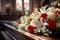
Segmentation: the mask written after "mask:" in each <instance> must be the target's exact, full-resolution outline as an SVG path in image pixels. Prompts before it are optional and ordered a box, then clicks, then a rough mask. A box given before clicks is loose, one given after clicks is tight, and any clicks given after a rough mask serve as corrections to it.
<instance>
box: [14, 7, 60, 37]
mask: <svg viewBox="0 0 60 40" xmlns="http://www.w3.org/2000/svg"><path fill="white" fill-rule="evenodd" d="M46 7H47V6H45V7H41V8H40V12H39V11H34V12H32V13H30V14H29V13H28V12H26V13H25V15H24V16H21V18H20V19H18V21H17V22H13V24H14V26H15V27H16V29H18V30H19V29H21V30H24V31H27V32H29V33H40V32H42V33H43V34H44V35H48V36H49V34H52V31H50V30H49V28H50V29H51V28H55V27H56V18H57V16H58V15H59V14H60V9H59V8H54V7H49V8H48V9H47V10H46Z"/></svg>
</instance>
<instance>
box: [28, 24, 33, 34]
mask: <svg viewBox="0 0 60 40" xmlns="http://www.w3.org/2000/svg"><path fill="white" fill-rule="evenodd" d="M27 29H28V32H29V33H33V31H34V26H31V25H29V26H28V28H27Z"/></svg>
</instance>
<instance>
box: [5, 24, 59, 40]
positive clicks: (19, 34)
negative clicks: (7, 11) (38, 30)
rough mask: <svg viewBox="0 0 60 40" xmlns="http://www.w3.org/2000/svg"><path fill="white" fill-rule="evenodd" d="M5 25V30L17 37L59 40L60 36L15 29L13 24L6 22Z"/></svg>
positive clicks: (25, 39)
mask: <svg viewBox="0 0 60 40" xmlns="http://www.w3.org/2000/svg"><path fill="white" fill-rule="evenodd" d="M4 25H5V26H7V28H6V30H7V31H8V32H10V33H11V34H12V35H13V36H15V37H16V38H17V39H22V40H60V38H55V37H46V36H44V35H35V34H31V33H28V32H25V31H22V30H16V29H15V28H14V27H13V26H10V25H8V24H4Z"/></svg>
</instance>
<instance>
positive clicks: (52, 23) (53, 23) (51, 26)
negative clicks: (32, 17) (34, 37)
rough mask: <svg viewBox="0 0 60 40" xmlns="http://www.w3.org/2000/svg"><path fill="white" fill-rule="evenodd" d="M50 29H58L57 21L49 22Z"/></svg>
mask: <svg viewBox="0 0 60 40" xmlns="http://www.w3.org/2000/svg"><path fill="white" fill-rule="evenodd" d="M48 24H49V25H48V28H55V27H56V21H55V20H48Z"/></svg>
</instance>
